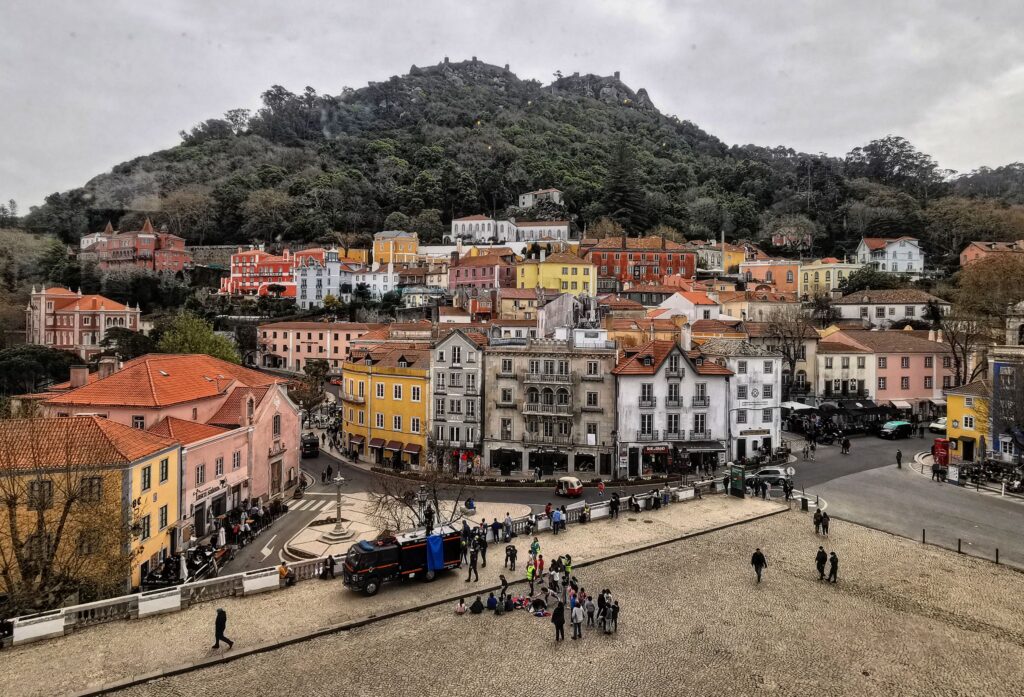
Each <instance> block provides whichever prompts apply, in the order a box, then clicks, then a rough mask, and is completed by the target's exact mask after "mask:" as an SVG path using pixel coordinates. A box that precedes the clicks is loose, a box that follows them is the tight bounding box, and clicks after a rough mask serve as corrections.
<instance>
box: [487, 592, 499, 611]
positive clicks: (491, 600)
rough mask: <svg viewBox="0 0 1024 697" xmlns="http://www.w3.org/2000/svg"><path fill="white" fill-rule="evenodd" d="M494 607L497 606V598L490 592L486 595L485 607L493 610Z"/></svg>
mask: <svg viewBox="0 0 1024 697" xmlns="http://www.w3.org/2000/svg"><path fill="white" fill-rule="evenodd" d="M496 607H498V599H497V598H495V597H494V593H490V594H489V595H488V596H487V609H488V610H493V609H494V608H496Z"/></svg>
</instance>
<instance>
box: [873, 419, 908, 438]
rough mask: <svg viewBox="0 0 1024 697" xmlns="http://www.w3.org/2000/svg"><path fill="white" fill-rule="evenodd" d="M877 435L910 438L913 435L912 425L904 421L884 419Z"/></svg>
mask: <svg viewBox="0 0 1024 697" xmlns="http://www.w3.org/2000/svg"><path fill="white" fill-rule="evenodd" d="M878 435H879V436H880V437H882V438H890V439H892V440H896V439H897V438H910V436H912V435H914V425H913V424H911V423H908V422H906V421H886V422H885V424H884V425H883V426H882V430H881V431H879V432H878Z"/></svg>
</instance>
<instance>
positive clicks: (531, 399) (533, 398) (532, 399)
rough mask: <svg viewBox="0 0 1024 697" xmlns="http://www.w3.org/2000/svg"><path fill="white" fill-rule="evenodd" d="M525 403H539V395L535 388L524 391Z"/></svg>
mask: <svg viewBox="0 0 1024 697" xmlns="http://www.w3.org/2000/svg"><path fill="white" fill-rule="evenodd" d="M526 401H527V403H529V404H537V403H538V402H539V401H540V393H538V392H537V388H535V387H531V388H530V389H528V390H527V391H526Z"/></svg>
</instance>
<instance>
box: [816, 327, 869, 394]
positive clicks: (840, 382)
mask: <svg viewBox="0 0 1024 697" xmlns="http://www.w3.org/2000/svg"><path fill="white" fill-rule="evenodd" d="M817 361H818V383H817V385H816V387H815V391H816V393H817V395H818V397H819V399H821V400H822V401H835V400H842V399H853V400H856V399H868V398H870V397H871V392H872V388H874V386H875V365H876V361H875V355H874V354H873V353H872V352H871V351H869V350H868V349H865V348H861V347H859V346H853V345H851V344H848V343H846V342H842V341H829V340H827V339H825V340H823V341H822V342H821V343H820V344H818V355H817Z"/></svg>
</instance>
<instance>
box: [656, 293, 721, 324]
mask: <svg viewBox="0 0 1024 697" xmlns="http://www.w3.org/2000/svg"><path fill="white" fill-rule="evenodd" d="M658 307H659V308H661V309H662V310H665V312H663V313H661V314H660V315H658V316H659V317H662V318H668V317H677V316H679V315H682V316H684V317H686V318H687V319H688V320H690V324H693V323H694V322H696V321H697V320H701V319H718V318H719V317H721V316H722V304H721V303H719V302H718V301H717V300H714V299H712V298H711V297H710V296H709V295H708V294H707V293H705V292H703V291H684V290H681V291H679V292H678V293H676V294H675V295H672V296H670V297H668V298H666V299H665V301H664V302H662V303H661V305H659V306H658Z"/></svg>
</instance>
